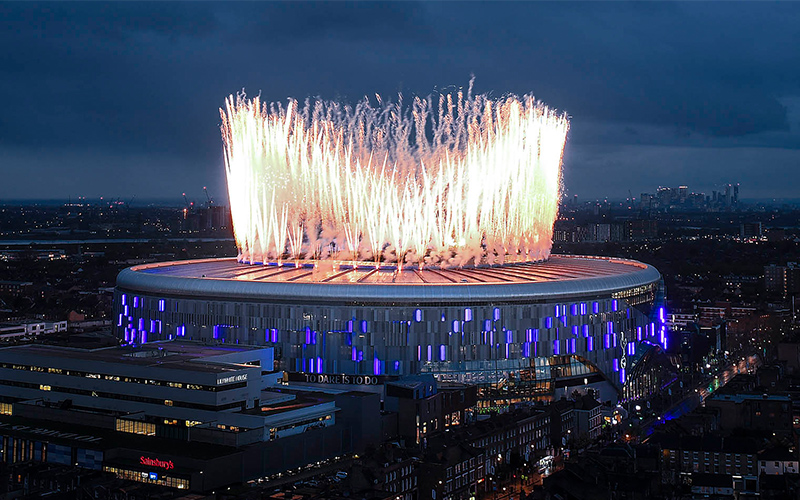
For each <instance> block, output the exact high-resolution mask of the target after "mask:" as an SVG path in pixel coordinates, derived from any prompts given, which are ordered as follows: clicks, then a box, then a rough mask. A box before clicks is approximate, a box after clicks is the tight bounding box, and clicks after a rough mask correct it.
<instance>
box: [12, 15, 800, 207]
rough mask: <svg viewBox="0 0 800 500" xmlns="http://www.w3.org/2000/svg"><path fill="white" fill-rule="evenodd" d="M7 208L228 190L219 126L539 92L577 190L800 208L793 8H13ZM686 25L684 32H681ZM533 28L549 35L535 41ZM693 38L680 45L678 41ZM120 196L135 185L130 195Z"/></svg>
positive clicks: (799, 104)
mask: <svg viewBox="0 0 800 500" xmlns="http://www.w3.org/2000/svg"><path fill="white" fill-rule="evenodd" d="M0 9H2V12H3V15H2V16H0V17H2V19H3V21H0V26H2V27H3V29H2V30H1V32H2V35H0V39H2V41H3V43H4V45H6V46H9V47H15V49H14V51H12V52H10V53H9V54H7V56H6V57H5V58H4V60H3V62H2V63H0V72H2V74H3V78H2V79H0V88H2V89H3V91H4V94H5V95H7V96H14V97H13V99H7V100H6V103H5V104H6V109H5V112H4V114H3V116H2V118H0V164H2V165H3V167H2V171H3V174H4V176H5V181H6V182H4V183H3V185H2V186H0V200H7V199H11V198H15V199H19V198H34V199H48V198H62V199H66V198H68V197H69V196H72V197H73V198H74V197H77V196H87V197H98V196H101V195H105V196H106V197H117V196H119V197H122V198H123V199H129V198H130V197H132V196H134V195H136V196H138V197H139V198H140V199H141V198H142V197H143V196H144V193H148V194H149V196H150V197H153V198H160V199H180V197H181V193H183V192H195V193H198V194H199V196H196V199H198V200H201V199H202V193H201V189H202V186H208V187H209V190H210V191H211V192H212V193H214V195H215V198H217V199H221V198H222V194H223V192H224V170H223V165H222V145H221V143H220V141H219V136H218V131H219V129H218V127H219V124H220V123H219V118H218V115H217V110H218V108H219V107H220V106H221V105H222V104H223V100H224V97H225V96H226V95H229V94H230V93H232V92H236V91H238V90H241V89H242V88H244V89H245V90H246V91H247V92H248V93H249V95H256V94H259V93H260V94H261V95H262V97H263V98H264V99H265V100H269V101H285V99H287V98H289V97H293V98H297V99H300V100H302V99H304V98H305V97H307V96H316V95H319V96H321V97H323V98H337V99H341V100H345V101H349V102H351V103H354V102H356V101H358V100H359V99H361V98H362V97H363V96H364V95H370V96H372V95H373V93H374V92H377V93H380V94H381V96H383V98H384V99H396V95H397V92H398V91H402V92H403V94H404V96H405V98H406V99H408V98H410V97H413V96H415V95H427V94H428V93H430V92H435V91H437V90H439V89H442V90H445V89H448V88H453V86H456V87H458V86H463V87H466V86H467V85H468V82H469V80H470V78H471V76H472V75H474V76H475V90H476V91H477V92H489V93H494V94H496V95H501V94H502V93H504V92H514V93H518V94H524V93H528V92H532V93H533V94H534V95H535V96H536V97H537V98H540V99H542V100H544V101H545V102H547V103H549V104H551V105H552V106H554V107H556V108H557V109H558V110H559V111H565V112H567V113H568V114H569V115H570V117H571V123H572V130H571V131H570V135H569V138H568V141H567V147H566V153H565V164H564V186H565V188H566V191H567V192H568V193H570V194H578V195H579V196H580V197H581V198H582V199H593V198H603V197H609V198H617V199H619V198H626V197H627V193H628V191H629V190H630V191H631V192H632V193H634V196H638V193H641V192H648V190H650V189H652V188H651V186H657V185H677V184H679V183H680V184H688V185H690V186H692V187H693V189H695V190H697V191H699V192H706V193H710V192H711V191H712V190H713V189H714V186H717V185H720V184H725V183H728V182H740V183H741V184H742V185H743V186H747V190H746V191H744V192H743V194H742V197H743V198H772V197H777V198H785V197H793V195H794V189H793V186H795V185H796V183H797V182H798V181H800V169H797V168H796V166H797V165H798V163H800V121H798V118H799V117H800V97H798V96H800V88H798V84H797V82H798V71H799V70H798V68H800V65H798V64H797V61H798V59H800V49H798V48H797V44H796V43H793V40H795V39H796V37H797V36H798V28H797V26H800V22H798V21H799V20H800V19H798V17H800V6H797V5H795V4H785V3H780V4H772V3H758V4H740V3H732V4H694V3H692V4H688V3H647V4H628V3H599V4H597V3H592V4H586V5H581V4H576V3H567V4H550V3H536V4H516V3H514V4H501V5H491V6H490V5H486V4H475V3H464V4H462V3H443V4H437V3H433V4H430V3H427V4H417V3H391V4H382V3H368V4H356V5H348V4H310V3H302V4H282V3H270V4H233V5H230V4H226V5H224V6H223V5H221V4H215V3H202V4H192V3H185V4H184V3H182V4H174V3H159V4H148V5H143V4H114V5H112V4H93V3H90V4H73V3H65V4H37V3H19V4H16V3H6V4H2V6H0ZM677 27H680V29H679V30H677V29H676V28H677ZM533 28H535V29H533ZM678 31H680V36H678V35H677V33H678ZM120 180H124V183H121V182H120Z"/></svg>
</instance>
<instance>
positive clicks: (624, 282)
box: [114, 255, 666, 407]
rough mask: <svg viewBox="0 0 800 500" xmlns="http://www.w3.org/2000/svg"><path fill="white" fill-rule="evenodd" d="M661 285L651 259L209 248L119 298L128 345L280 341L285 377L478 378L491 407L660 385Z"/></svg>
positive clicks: (128, 274)
mask: <svg viewBox="0 0 800 500" xmlns="http://www.w3.org/2000/svg"><path fill="white" fill-rule="evenodd" d="M660 289H661V276H660V274H659V273H658V271H657V270H656V269H655V268H653V267H652V266H649V265H646V264H642V263H640V262H636V261H632V260H622V259H610V258H599V257H578V256H563V255H553V256H551V257H550V258H549V259H548V260H546V261H543V262H535V263H519V264H505V265H502V266H495V267H474V268H453V269H434V268H423V269H422V270H419V269H416V268H413V269H411V268H406V269H404V270H402V271H400V270H398V269H397V267H395V266H390V265H381V266H376V265H372V266H370V265H347V264H339V265H335V264H332V265H331V266H330V267H329V268H327V269H325V268H323V266H319V265H315V264H314V263H311V262H284V263H282V264H277V263H275V264H272V265H255V266H254V265H247V264H242V263H239V262H237V260H236V259H213V260H195V261H182V262H166V263H156V264H147V265H140V266H135V267H132V268H128V269H125V270H123V271H122V272H121V273H120V275H119V277H118V279H117V288H116V295H115V300H114V309H115V317H116V319H117V321H116V325H117V328H118V330H119V336H120V337H121V338H124V339H125V341H126V342H129V343H143V342H148V341H152V340H166V339H177V338H180V339H193V340H202V341H208V342H214V343H227V344H250V345H267V346H272V347H274V349H275V358H276V365H277V366H276V367H275V368H276V369H279V370H284V371H286V372H287V374H288V378H289V380H292V381H296V382H306V383H315V384H325V385H331V386H337V385H338V386H343V385H351V386H352V385H359V386H380V385H382V384H383V382H384V381H385V380H387V379H394V378H399V377H403V376H409V375H416V374H422V373H430V374H433V375H434V376H435V377H436V378H437V379H438V380H440V381H454V382H462V383H469V384H477V385H478V386H479V388H480V391H479V394H480V399H481V402H482V404H483V405H485V406H486V407H492V406H496V405H504V404H509V403H513V402H514V401H521V400H530V399H551V398H557V397H560V395H564V394H569V393H571V392H572V391H574V390H576V389H578V390H581V389H586V388H589V387H591V388H593V389H595V390H597V391H598V392H599V394H600V395H601V396H602V397H603V398H604V399H605V400H626V399H635V398H638V397H640V396H643V395H646V394H648V393H650V392H653V391H655V390H657V388H658V387H659V382H660V380H661V373H660V370H661V366H662V364H661V363H660V362H658V361H657V360H658V358H659V357H660V356H661V355H663V354H662V353H663V351H662V350H661V348H662V347H664V343H665V342H666V339H665V336H664V322H663V309H662V308H661V307H660V305H659V302H660V300H659V297H660V295H661V293H660Z"/></svg>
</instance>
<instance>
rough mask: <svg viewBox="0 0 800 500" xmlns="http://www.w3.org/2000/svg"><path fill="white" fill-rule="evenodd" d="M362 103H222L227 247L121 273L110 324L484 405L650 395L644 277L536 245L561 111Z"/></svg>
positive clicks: (290, 368)
mask: <svg viewBox="0 0 800 500" xmlns="http://www.w3.org/2000/svg"><path fill="white" fill-rule="evenodd" d="M436 100H438V102H439V104H438V106H437V105H436V104H434V102H435V101H436ZM378 102H379V105H378V107H373V106H372V105H371V104H370V102H369V101H362V102H360V103H359V104H358V105H357V106H355V107H354V108H350V107H348V106H347V105H342V104H341V103H338V102H328V101H321V100H315V101H311V100H309V101H306V102H305V104H302V105H301V104H300V103H298V102H297V101H293V100H290V101H289V102H288V104H287V105H285V106H284V105H282V104H275V103H273V104H270V105H267V104H265V103H261V101H260V100H259V98H258V97H256V98H254V99H251V100H248V99H247V98H246V97H245V96H243V95H239V96H237V97H236V98H234V97H233V96H231V97H229V98H228V99H227V100H226V107H225V109H222V110H220V116H221V118H222V126H221V132H222V138H223V143H224V157H225V168H226V176H227V181H228V195H229V196H228V198H229V200H230V203H231V216H232V221H233V228H234V236H235V238H236V244H237V247H238V249H239V255H238V256H237V258H235V259H233V258H231V259H215V260H204V261H187V262H168V263H160V264H149V265H142V266H136V267H132V268H130V269H126V270H124V271H122V272H121V273H120V275H119V277H118V279H117V289H116V296H115V301H114V308H115V315H116V318H117V321H116V324H117V328H118V333H119V336H120V337H121V338H123V339H124V341H125V342H127V343H144V342H147V341H151V340H155V339H159V340H161V339H171V338H186V339H195V340H202V341H208V342H215V343H226V344H251V345H267V346H272V347H273V348H274V351H275V352H274V355H275V360H276V365H277V366H276V367H275V369H276V370H282V371H284V372H285V373H286V374H287V375H286V376H287V379H288V380H289V381H293V382H296V383H306V384H323V385H331V386H352V385H357V386H360V387H362V388H369V387H370V386H372V387H374V388H375V390H380V386H382V384H383V382H384V381H386V380H387V378H401V377H407V376H415V375H419V374H432V375H434V376H435V377H436V378H437V380H439V381H442V382H460V383H467V384H475V385H477V386H478V387H479V397H480V401H481V405H482V406H483V407H484V408H492V407H494V406H496V405H501V406H507V405H508V404H511V403H513V402H515V401H524V400H531V399H545V398H555V397H560V396H562V395H565V394H567V395H571V393H572V392H573V391H575V390H581V389H589V388H592V389H594V390H596V391H598V392H599V395H600V397H601V398H602V400H603V401H609V400H613V401H618V400H629V399H635V398H638V397H640V396H643V395H646V394H648V393H650V392H654V391H656V390H658V388H659V384H660V381H661V380H662V378H663V376H662V375H663V374H662V373H661V370H662V369H664V368H662V367H664V366H667V365H668V364H667V363H660V362H659V357H660V355H661V353H662V352H663V351H662V348H665V347H666V337H665V327H664V311H663V308H661V307H660V303H661V302H662V300H661V299H663V293H661V292H660V283H661V276H660V275H659V273H658V271H657V270H655V269H654V268H653V267H651V266H648V265H646V264H642V263H639V262H635V261H630V260H622V259H610V258H595V257H577V256H564V255H561V256H553V255H551V246H552V234H553V223H554V221H555V218H556V216H557V213H558V199H559V196H560V179H561V173H560V172H561V159H562V155H563V151H564V144H565V141H566V135H567V131H568V129H569V121H568V119H567V115H566V114H563V113H562V114H559V113H557V112H555V111H554V110H552V109H550V108H548V107H547V106H545V105H544V104H542V103H541V102H539V101H537V100H535V99H534V98H533V96H532V95H525V96H523V97H521V98H520V97H517V96H514V95H507V96H504V97H501V98H493V97H491V96H488V95H473V93H472V88H471V86H470V88H469V89H468V90H467V92H466V93H464V92H463V91H458V92H455V93H453V94H450V95H448V96H445V95H439V96H438V97H437V98H436V99H434V98H433V97H429V98H428V99H420V98H416V99H414V100H413V103H412V104H411V105H410V106H404V105H403V104H402V99H400V100H399V102H397V103H394V104H393V103H388V102H383V101H381V100H380V99H378Z"/></svg>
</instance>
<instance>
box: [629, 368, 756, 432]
mask: <svg viewBox="0 0 800 500" xmlns="http://www.w3.org/2000/svg"><path fill="white" fill-rule="evenodd" d="M760 363H761V361H760V360H759V358H758V356H750V357H748V358H744V359H742V360H740V361H739V362H737V363H734V364H732V365H730V366H728V367H727V368H725V369H724V370H722V371H719V372H717V373H716V374H715V375H714V376H711V377H709V378H708V379H706V380H704V381H703V382H702V383H701V384H699V385H698V386H697V387H696V388H695V389H694V392H690V393H689V394H688V395H687V396H685V397H684V398H683V399H681V400H680V401H678V402H677V403H676V404H674V405H672V406H671V407H670V408H669V409H668V410H667V411H666V412H664V415H663V416H662V417H661V418H660V419H658V418H657V419H655V420H653V419H650V420H648V421H645V423H644V424H643V425H642V435H643V436H649V435H650V434H652V433H653V431H654V430H655V428H656V427H658V426H659V425H661V424H663V423H665V422H669V421H670V420H674V419H676V418H679V417H681V416H682V415H686V414H687V413H690V412H692V411H694V409H695V408H697V407H698V406H700V404H701V403H702V402H703V401H705V400H706V398H708V397H709V396H711V395H712V394H713V393H714V392H715V391H717V390H718V389H719V388H720V387H723V386H724V385H725V384H727V383H728V382H730V380H731V379H733V377H735V376H736V375H738V374H740V373H747V372H748V371H749V370H751V369H755V368H756V367H758V365H759V364H760Z"/></svg>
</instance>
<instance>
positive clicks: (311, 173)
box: [220, 91, 569, 268]
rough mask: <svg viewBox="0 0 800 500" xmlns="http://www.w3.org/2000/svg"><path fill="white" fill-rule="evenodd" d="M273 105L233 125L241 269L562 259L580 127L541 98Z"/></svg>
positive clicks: (245, 107) (227, 130)
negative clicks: (571, 138)
mask: <svg viewBox="0 0 800 500" xmlns="http://www.w3.org/2000/svg"><path fill="white" fill-rule="evenodd" d="M378 103H379V104H378V105H377V106H373V105H371V104H370V103H369V102H368V101H367V100H366V99H365V100H364V101H361V102H359V103H358V104H356V105H355V106H354V107H349V106H346V105H344V104H340V103H338V102H332V101H322V100H307V101H305V103H304V104H302V105H301V104H299V103H298V102H297V101H294V100H290V101H289V102H288V103H287V104H286V105H282V104H276V103H272V104H269V105H267V104H266V103H264V104H262V102H261V100H260V99H259V98H258V97H256V98H253V99H247V98H246V97H245V96H244V95H238V96H236V97H234V96H230V97H229V98H228V99H227V100H226V103H225V104H226V105H225V109H223V110H220V114H221V116H222V127H221V129H222V137H223V142H224V156H225V167H226V174H227V180H228V194H229V197H230V204H231V214H232V216H233V226H234V233H235V236H236V242H237V246H238V247H239V260H240V261H241V262H249V263H267V262H270V261H281V260H283V259H293V260H300V259H307V260H312V261H315V262H317V263H318V262H319V261H321V260H326V259H327V260H338V261H371V262H373V263H375V265H378V263H380V262H395V263H397V266H398V267H399V268H402V266H403V264H405V263H407V264H416V265H418V266H419V267H422V266H423V265H433V266H441V267H457V266H465V265H480V264H489V265H493V264H502V263H503V262H508V261H535V260H543V259H546V258H547V257H549V255H550V248H551V245H552V232H553V222H554V220H555V217H556V215H557V210H558V197H559V194H560V183H561V160H562V154H563V150H564V143H565V141H566V135H567V131H568V129H569V122H568V120H567V117H566V116H565V115H562V114H557V113H556V112H555V111H553V110H551V109H549V108H548V107H546V106H544V105H543V104H542V103H541V102H538V101H536V100H535V99H534V98H533V96H530V95H526V96H523V97H517V96H513V95H512V96H506V97H502V98H490V97H488V96H486V95H477V96H473V95H472V94H471V91H469V92H467V94H466V95H464V93H463V92H461V91H459V92H457V93H454V94H446V95H441V96H439V98H438V104H434V98H432V97H430V96H429V97H428V98H427V99H421V98H415V99H414V100H413V101H412V103H411V105H410V106H406V105H404V104H403V101H402V96H401V98H400V99H399V101H398V102H397V103H383V102H382V101H381V100H380V98H378Z"/></svg>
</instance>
